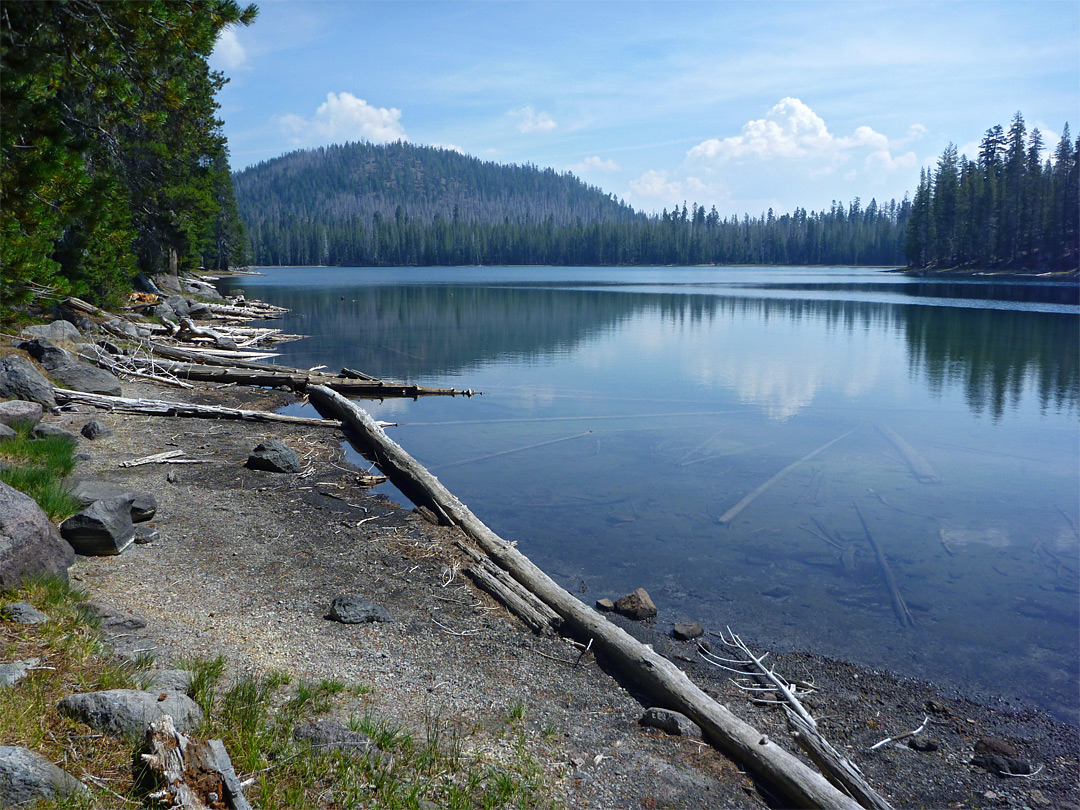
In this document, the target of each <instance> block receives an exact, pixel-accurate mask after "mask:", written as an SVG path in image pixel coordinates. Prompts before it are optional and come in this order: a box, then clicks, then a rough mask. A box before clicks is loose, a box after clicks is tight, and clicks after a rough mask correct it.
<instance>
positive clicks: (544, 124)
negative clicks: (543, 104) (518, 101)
mask: <svg viewBox="0 0 1080 810" xmlns="http://www.w3.org/2000/svg"><path fill="white" fill-rule="evenodd" d="M510 116H511V117H512V118H515V119H517V122H518V130H520V131H521V132H522V133H524V134H526V135H527V134H529V133H532V132H550V131H551V130H553V129H555V127H557V126H558V124H556V123H555V119H553V118H552V117H551V116H550V115H548V114H547V113H546V112H537V111H536V110H534V109H533V108H532V106H531V105H528V104H527V105H525V106H524V107H522V108H521V109H520V110H511V111H510Z"/></svg>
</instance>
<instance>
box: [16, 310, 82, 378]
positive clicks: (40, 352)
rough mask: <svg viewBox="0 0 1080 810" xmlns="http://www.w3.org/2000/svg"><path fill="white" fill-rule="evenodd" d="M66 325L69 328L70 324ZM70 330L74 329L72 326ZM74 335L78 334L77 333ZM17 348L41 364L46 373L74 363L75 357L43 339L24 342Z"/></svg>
mask: <svg viewBox="0 0 1080 810" xmlns="http://www.w3.org/2000/svg"><path fill="white" fill-rule="evenodd" d="M56 323H67V321H56ZM68 325H69V326H70V324H68ZM71 328H72V329H74V328H75V327H74V326H72V327H71ZM75 334H78V332H76V333H75ZM19 348H20V349H22V350H23V351H24V352H26V353H27V354H28V355H30V356H31V357H33V358H34V359H35V360H37V361H38V362H39V363H41V367H42V368H44V369H45V370H46V371H50V370H52V369H54V368H57V367H58V366H62V365H64V364H65V363H72V362H74V361H75V355H73V354H72V353H71V352H69V351H68V350H67V349H62V348H60V347H59V346H57V345H56V344H55V343H53V342H52V341H50V340H46V339H45V338H34V339H33V340H25V341H23V342H22V343H20V344H19Z"/></svg>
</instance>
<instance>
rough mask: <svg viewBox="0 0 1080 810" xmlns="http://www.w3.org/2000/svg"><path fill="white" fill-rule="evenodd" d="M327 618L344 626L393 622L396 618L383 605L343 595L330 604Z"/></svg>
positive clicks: (354, 596) (352, 595)
mask: <svg viewBox="0 0 1080 810" xmlns="http://www.w3.org/2000/svg"><path fill="white" fill-rule="evenodd" d="M326 618H328V619H333V620H334V621H336V622H341V623H342V624H366V623H368V622H392V621H393V620H394V617H393V616H391V615H390V611H388V610H387V609H386V608H384V607H383V606H382V605H376V604H375V603H374V602H369V601H368V600H367V599H364V598H363V597H361V596H356V595H354V594H347V593H343V594H341V595H340V596H335V597H334V601H333V602H331V603H330V612H329V613H327V614H326Z"/></svg>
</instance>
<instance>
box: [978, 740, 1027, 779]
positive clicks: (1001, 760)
mask: <svg viewBox="0 0 1080 810" xmlns="http://www.w3.org/2000/svg"><path fill="white" fill-rule="evenodd" d="M971 762H972V763H973V764H975V765H978V766H980V767H982V768H985V769H986V770H988V771H990V773H992V774H995V775H997V776H1016V775H1017V774H1021V775H1023V774H1029V773H1031V765H1030V764H1029V763H1027V762H1025V761H1024V760H1022V759H1020V756H1019V754H1018V753H1017V752H1016V749H1015V748H1013V747H1012V746H1011V745H1009V744H1008V743H1007V742H1005V741H1004V740H999V739H998V738H996V737H983V738H982V739H980V740H979V741H978V742H977V743H975V756H974V757H973V758H972V760H971Z"/></svg>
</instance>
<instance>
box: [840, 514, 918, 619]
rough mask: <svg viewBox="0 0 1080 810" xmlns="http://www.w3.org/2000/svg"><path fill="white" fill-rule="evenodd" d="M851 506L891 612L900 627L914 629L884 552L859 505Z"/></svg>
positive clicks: (911, 617)
mask: <svg viewBox="0 0 1080 810" xmlns="http://www.w3.org/2000/svg"><path fill="white" fill-rule="evenodd" d="M852 506H854V507H855V513H856V514H857V515H858V516H859V521H860V522H861V523H862V527H863V532H864V533H865V534H866V539H867V540H868V541H869V542H870V545H871V547H872V548H873V549H874V555H875V556H876V557H877V563H878V567H879V568H880V569H881V578H882V579H884V580H885V587H886V588H888V589H889V597H890V598H891V599H892V606H893V612H894V613H896V618H897V619H899V620H900V624H901V626H903V627H914V626H915V617H914V616H912V615H911V611H910V610H909V609H908V606H907V602H905V601H904V596H903V594H901V593H900V586H898V585H897V584H896V577H894V576H893V572H892V568H890V567H889V561H888V560H887V559H886V558H885V552H883V551H882V550H881V546H879V545H878V544H877V541H876V540H874V535H872V534H871V533H870V527H869V526H867V525H866V518H864V517H863V514H862V512H861V511H860V510H859V505H858V504H852Z"/></svg>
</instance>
